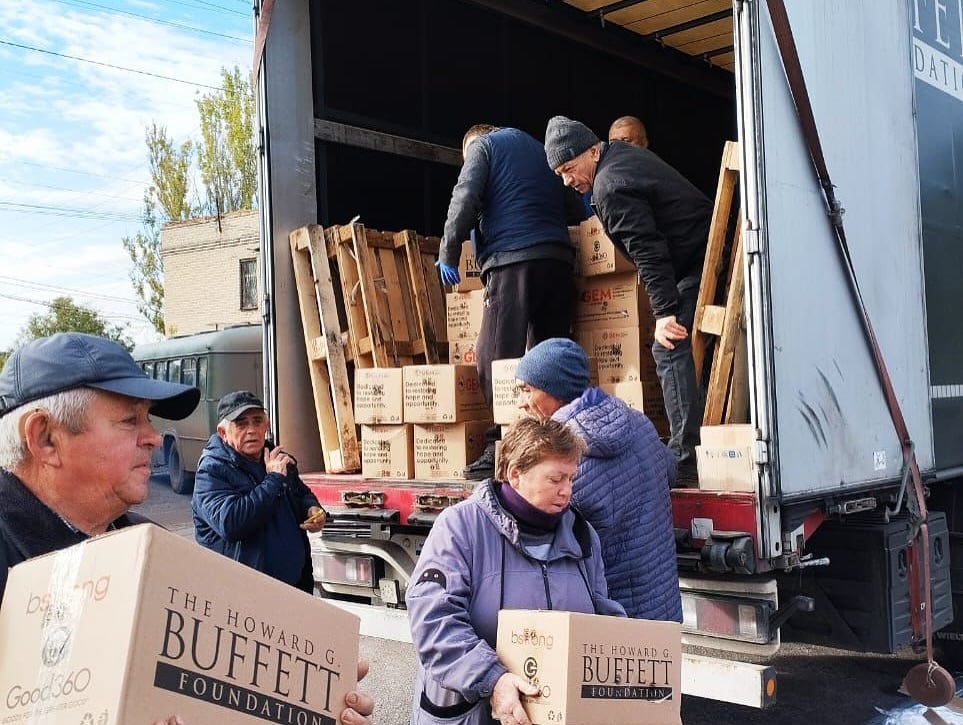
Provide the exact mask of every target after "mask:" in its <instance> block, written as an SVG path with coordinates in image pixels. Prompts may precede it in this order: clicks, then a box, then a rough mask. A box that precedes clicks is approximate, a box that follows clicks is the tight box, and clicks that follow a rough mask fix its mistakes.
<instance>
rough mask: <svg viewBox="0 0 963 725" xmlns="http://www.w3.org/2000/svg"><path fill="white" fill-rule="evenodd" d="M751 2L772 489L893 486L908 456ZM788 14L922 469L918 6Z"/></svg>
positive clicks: (763, 391) (809, 4)
mask: <svg viewBox="0 0 963 725" xmlns="http://www.w3.org/2000/svg"><path fill="white" fill-rule="evenodd" d="M751 5H752V6H755V8H756V9H757V12H758V13H759V17H758V18H757V22H756V24H755V31H756V32H755V33H754V34H755V36H756V41H755V42H754V43H753V44H752V47H750V48H748V49H746V50H747V51H748V52H749V53H750V54H755V58H754V59H753V61H754V63H753V65H754V66H755V72H756V77H755V78H753V79H752V80H751V83H750V84H749V85H750V86H752V87H754V89H755V92H754V98H751V99H748V100H747V99H746V98H743V100H742V109H743V113H747V112H748V113H753V114H755V117H754V118H753V119H752V121H753V124H751V125H754V126H755V128H756V130H757V133H759V134H761V137H760V138H761V147H760V145H758V144H757V146H756V149H757V157H756V158H755V162H756V164H757V168H756V169H754V170H752V171H751V172H752V173H757V174H759V178H760V181H761V189H760V191H759V192H758V197H757V198H755V199H750V200H748V203H747V207H748V208H747V214H748V215H749V218H750V221H751V223H754V224H756V223H757V224H758V226H759V231H760V245H761V257H760V259H761V262H762V263H761V264H752V265H750V266H749V270H750V271H749V285H750V291H749V299H750V300H752V299H755V300H756V301H757V302H758V301H759V300H765V303H764V304H763V305H761V308H757V309H750V316H751V318H752V321H751V325H752V327H753V328H754V329H755V332H756V335H755V340H756V348H755V350H754V356H753V357H754V366H755V368H756V377H755V384H756V390H755V391H754V392H755V395H754V397H753V401H754V406H755V411H754V419H755V420H756V421H757V422H758V423H759V425H760V427H761V428H762V429H763V432H764V434H768V435H769V436H771V439H772V441H773V445H771V446H770V459H771V460H772V462H773V472H774V473H775V476H774V478H773V480H774V483H775V484H776V485H778V491H779V492H781V494H782V496H783V498H789V499H791V498H794V497H801V496H807V495H812V494H813V493H818V492H823V491H826V492H837V491H840V490H842V489H845V488H848V487H853V486H857V485H860V484H867V483H871V482H874V481H879V480H886V479H895V478H897V477H898V476H899V473H900V465H901V454H900V446H899V444H898V441H897V438H896V434H895V432H894V428H893V425H892V422H891V419H890V415H889V412H888V409H887V408H886V405H885V402H884V399H883V395H882V391H881V387H880V383H879V381H878V377H877V374H876V372H875V369H874V366H873V363H872V360H871V356H870V353H869V349H868V347H867V343H866V341H865V338H864V335H863V332H862V330H861V328H860V322H859V320H858V317H857V313H856V310H855V306H854V303H853V301H852V299H851V295H850V291H849V287H848V281H847V278H846V276H845V272H844V267H843V265H842V262H841V259H840V256H839V252H838V248H837V242H836V239H835V237H834V235H833V232H832V229H831V226H830V224H829V222H828V220H827V217H826V212H825V205H824V202H823V196H822V193H821V190H820V188H819V185H818V183H817V180H816V176H815V172H814V170H813V166H812V163H811V161H810V158H809V154H808V152H807V150H806V147H805V145H804V142H803V139H802V136H801V133H800V131H799V126H798V121H797V119H796V116H795V110H794V107H793V105H792V100H791V97H790V94H789V91H788V86H787V81H786V78H785V75H784V71H783V67H782V62H781V60H780V57H779V52H778V49H777V47H776V43H775V38H774V35H773V30H772V25H771V21H770V19H769V16H768V12H767V10H766V5H765V3H763V2H758V3H752V4H751ZM786 5H787V10H788V14H789V19H790V24H791V25H792V29H793V33H794V36H795V40H796V45H797V48H798V52H799V56H800V61H801V64H802V67H803V73H804V75H805V78H806V83H807V86H808V90H809V94H810V98H811V101H812V106H813V113H814V115H815V119H816V124H817V127H818V129H819V134H820V138H821V142H822V146H823V151H824V154H825V157H826V160H827V165H828V167H829V173H830V175H831V177H832V180H833V182H834V183H835V184H836V187H837V188H836V194H837V197H838V198H839V199H840V201H841V202H842V205H843V207H844V208H845V210H846V213H845V215H844V217H843V220H844V224H845V228H846V233H847V237H848V241H849V244H850V248H851V251H852V256H853V259H854V264H855V268H856V273H857V277H858V279H859V282H860V286H861V289H862V293H863V295H864V298H865V300H866V304H867V306H868V309H869V313H870V317H871V319H872V320H873V323H874V326H875V329H876V333H877V336H878V338H879V342H880V346H881V348H882V351H883V355H884V358H885V360H886V362H887V365H888V367H889V372H890V375H891V377H892V379H893V383H894V386H895V388H896V392H897V395H898V396H899V399H900V403H901V405H902V407H903V413H904V415H905V417H906V420H907V424H908V426H909V430H910V434H911V436H912V437H913V439H914V441H915V442H916V452H917V457H918V459H919V463H920V466H921V468H923V469H926V468H928V467H930V466H931V465H932V462H933V453H932V448H933V445H932V431H931V424H930V417H929V406H928V383H927V380H928V373H927V353H926V350H927V345H926V324H925V313H924V303H923V283H922V274H921V269H922V262H921V250H920V225H919V201H918V191H919V185H918V176H917V163H916V140H915V127H914V118H913V88H912V83H913V74H912V68H911V65H910V57H911V56H910V20H909V15H908V10H907V7H906V3H905V2H903V1H902V0H901V1H899V2H878V0H847V1H846V2H841V1H840V0H790V1H787V3H786ZM745 80H747V79H743V85H744V86H746V83H745ZM745 141H746V140H745V139H744V142H745ZM750 186H751V185H750ZM753 290H755V293H754V294H753ZM766 305H768V309H765V307H766Z"/></svg>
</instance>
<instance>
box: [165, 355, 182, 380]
mask: <svg viewBox="0 0 963 725" xmlns="http://www.w3.org/2000/svg"><path fill="white" fill-rule="evenodd" d="M181 362H182V360H181V359H180V358H174V359H173V360H168V362H167V379H168V380H170V381H171V382H172V383H179V382H180V381H181Z"/></svg>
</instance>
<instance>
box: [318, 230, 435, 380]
mask: <svg viewBox="0 0 963 725" xmlns="http://www.w3.org/2000/svg"><path fill="white" fill-rule="evenodd" d="M325 237H326V243H327V253H328V256H329V257H330V258H331V259H333V260H336V264H337V268H338V273H339V274H338V277H339V279H340V283H341V290H342V299H343V301H344V309H345V316H346V319H347V327H348V339H349V344H350V346H351V348H352V358H353V360H354V363H355V365H356V366H357V367H402V366H404V365H412V364H419V363H424V364H437V363H440V362H443V360H444V359H445V358H446V356H447V345H446V342H445V329H446V328H445V298H444V293H443V291H442V287H441V282H440V281H439V279H438V272H437V270H436V269H435V267H434V263H435V258H436V256H437V254H438V245H439V240H438V238H437V237H423V236H419V235H417V234H415V232H413V231H402V232H397V233H392V232H379V231H375V230H372V229H366V228H365V227H364V226H363V225H361V224H351V225H347V226H340V227H330V228H328V229H326V230H325Z"/></svg>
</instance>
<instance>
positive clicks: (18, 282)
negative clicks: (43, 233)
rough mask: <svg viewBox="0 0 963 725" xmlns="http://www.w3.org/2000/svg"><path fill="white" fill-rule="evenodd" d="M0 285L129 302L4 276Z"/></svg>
mask: <svg viewBox="0 0 963 725" xmlns="http://www.w3.org/2000/svg"><path fill="white" fill-rule="evenodd" d="M0 284H10V285H14V286H15V287H26V288H28V289H35V290H40V291H43V292H58V293H62V294H64V293H69V294H73V295H83V296H85V297H93V298H96V299H99V300H107V301H109V302H130V298H128V297H117V296H116V295H105V294H99V293H96V292H87V291H86V290H82V289H76V288H73V287H59V286H57V285H52V284H44V283H43V282H31V281H30V280H27V279H20V278H18V277H7V276H6V275H0Z"/></svg>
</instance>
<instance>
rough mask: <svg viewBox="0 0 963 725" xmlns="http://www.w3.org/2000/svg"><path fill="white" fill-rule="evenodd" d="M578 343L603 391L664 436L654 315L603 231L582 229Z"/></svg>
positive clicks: (592, 226) (631, 268) (593, 222)
mask: <svg viewBox="0 0 963 725" xmlns="http://www.w3.org/2000/svg"><path fill="white" fill-rule="evenodd" d="M577 238H578V254H577V261H576V266H577V269H576V271H577V274H578V278H577V279H578V303H577V306H576V310H575V339H576V341H578V343H579V344H580V345H581V346H582V348H583V349H584V350H585V352H586V353H587V354H588V355H589V357H592V358H595V359H596V360H597V363H598V376H599V384H600V387H601V388H602V389H603V390H604V391H605V392H607V393H609V394H610V395H615V396H616V397H618V398H621V399H622V400H624V401H625V402H626V403H628V404H629V405H630V406H631V407H633V408H635V409H636V410H640V411H642V412H644V413H645V414H646V415H647V416H648V417H649V418H650V419H651V420H652V422H653V423H654V424H655V427H656V429H657V430H658V431H659V433H660V434H661V435H663V436H667V435H668V432H669V431H668V428H669V426H668V420H667V418H666V415H665V408H664V407H663V403H662V388H661V386H660V385H659V379H658V377H657V376H656V373H655V361H654V360H653V358H652V353H651V351H650V348H651V346H652V339H653V334H654V332H655V317H654V316H653V314H652V308H651V307H650V306H649V297H648V295H647V294H646V291H645V286H644V285H643V284H642V283H641V282H640V281H639V276H638V272H637V271H636V268H635V265H634V264H633V263H632V261H631V260H629V259H628V258H627V257H626V256H625V255H623V254H622V253H621V252H620V251H619V250H618V249H616V247H615V244H614V243H613V242H612V240H611V239H609V238H608V236H606V234H605V232H604V231H603V230H602V224H601V223H600V222H599V220H598V217H594V216H593V217H591V218H590V219H587V220H585V221H584V222H582V223H581V225H579V234H578V237H577Z"/></svg>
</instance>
